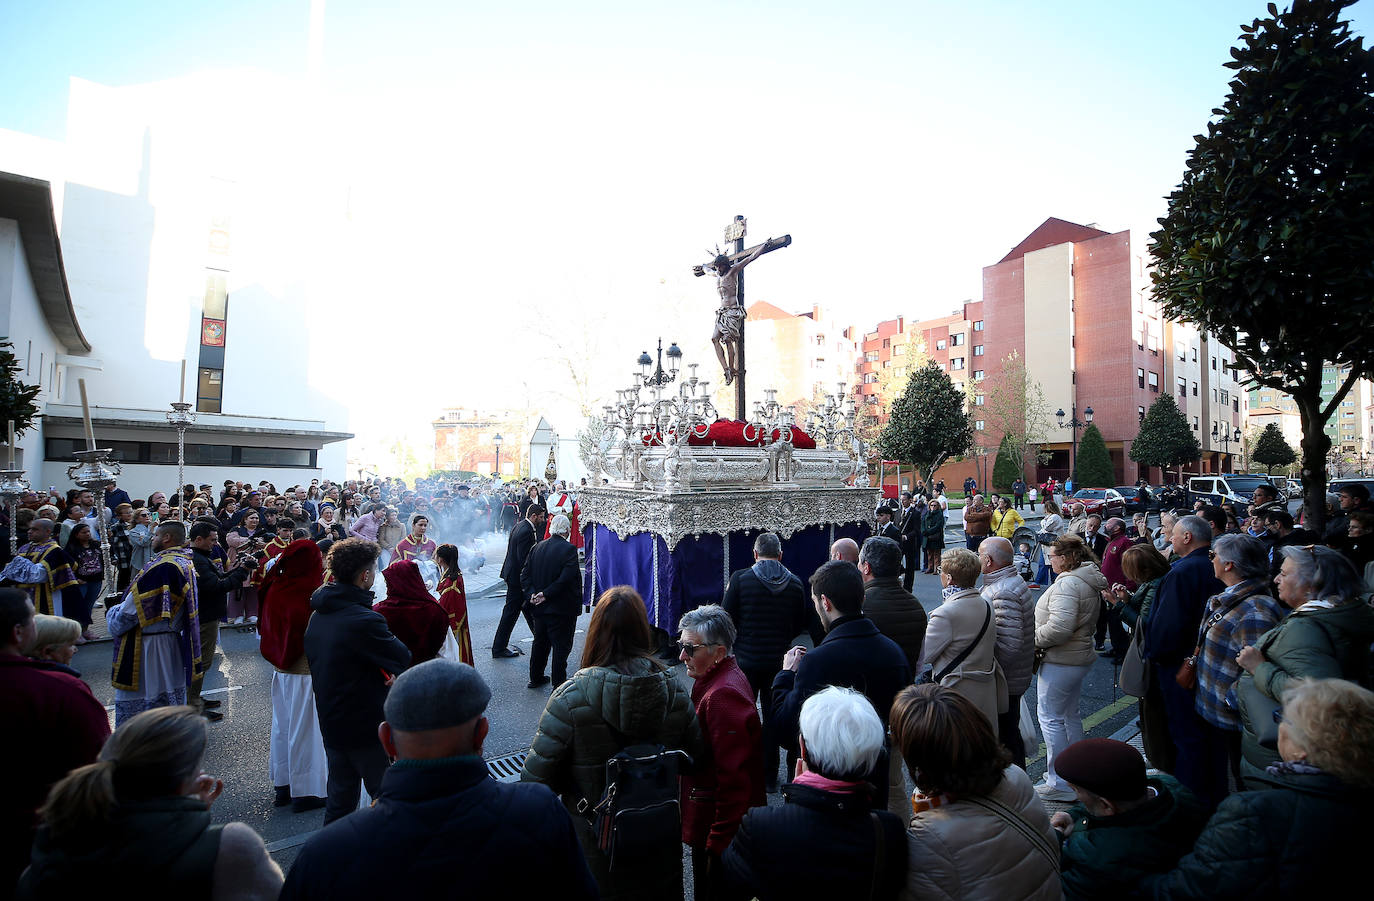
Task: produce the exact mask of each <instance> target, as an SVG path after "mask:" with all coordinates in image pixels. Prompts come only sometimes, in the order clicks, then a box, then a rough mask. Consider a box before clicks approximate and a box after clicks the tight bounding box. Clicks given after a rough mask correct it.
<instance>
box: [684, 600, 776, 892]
mask: <svg viewBox="0 0 1374 901" xmlns="http://www.w3.org/2000/svg"><path fill="white" fill-rule="evenodd" d="M678 628H680V629H681V630H682V639H681V641H680V642H679V643H678V652H679V653H678V659H679V660H681V661H682V662H683V663H685V664H687V675H689V676H691V677H692V679H693V684H692V703H693V704H694V705H695V706H696V711H697V719H698V720H700V722H701V731H702V734H703V735H704V736H705V738H706V747H707V750H706V753H705V754H704V755H703V759H701V760H698V761H697V766H696V767H695V768H694V770H693V772H692V773H691V774H690V775H686V776H684V777H683V779H682V841H683V842H684V843H686V844H688V845H690V846H691V848H692V872H693V876H694V878H695V881H696V887H697V892H696V896H697V898H699V899H700V898H719V897H722V877H723V871H722V869H721V864H720V858H721V855H722V854H724V853H725V849H726V848H727V847H728V846H729V844H730V841H731V839H733V838H734V837H735V832H736V831H737V830H738V829H739V824H740V820H741V819H743V818H744V814H745V812H746V811H747V810H748V809H749V808H751V807H761V806H763V805H764V804H765V803H767V800H766V798H765V797H764V791H763V752H762V743H761V736H762V726H761V725H760V723H759V714H758V709H757V708H755V707H754V692H753V690H752V689H751V688H750V687H749V680H748V679H747V678H745V676H744V672H743V670H741V669H740V668H739V664H738V663H736V662H735V657H734V654H732V653H731V651H732V650H733V649H734V645H735V624H734V623H733V622H732V621H731V620H730V614H728V613H726V612H725V608H723V607H720V606H719V605H716V604H707V605H705V606H702V607H698V608H696V609H695V610H693V611H691V612H689V613H688V614H687V615H685V616H683V617H682V623H681V625H680V626H679V627H678ZM703 889H704V891H703Z"/></svg>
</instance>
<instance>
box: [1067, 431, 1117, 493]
mask: <svg viewBox="0 0 1374 901" xmlns="http://www.w3.org/2000/svg"><path fill="white" fill-rule="evenodd" d="M1115 484H1116V467H1114V466H1112V455H1111V453H1109V452H1108V450H1107V442H1106V441H1104V440H1103V439H1102V432H1101V430H1100V429H1098V427H1097V426H1095V425H1090V426H1088V427H1087V428H1086V429H1084V430H1083V438H1082V440H1080V441H1079V442H1078V456H1077V457H1076V458H1075V459H1074V464H1073V488H1074V490H1075V491H1077V490H1078V489H1079V488H1110V487H1111V486H1113V485H1115Z"/></svg>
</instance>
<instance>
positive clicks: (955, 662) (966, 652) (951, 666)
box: [930, 601, 992, 683]
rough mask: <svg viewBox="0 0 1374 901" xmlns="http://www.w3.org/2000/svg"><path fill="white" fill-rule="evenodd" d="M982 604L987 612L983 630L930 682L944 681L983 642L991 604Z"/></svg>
mask: <svg viewBox="0 0 1374 901" xmlns="http://www.w3.org/2000/svg"><path fill="white" fill-rule="evenodd" d="M983 603H984V604H987V607H988V610H987V615H986V616H984V617H983V628H981V629H979V630H978V635H977V637H976V638H974V639H973V642H972V643H971V644H970V645H969V646H968V647H966V648H964V649H963V650H962V651H960V652H959V656H957V657H955V658H954V659H953V660H951V661H950V662H949V666H946V667H945V668H944V669H942V670H940V672H939V673H937V674H935V675H933V676H931V678H930V681H932V682H937V683H938V682H943V681H945V678H946V677H947V676H949V674H950V673H952V672H954V671H955V670H956V669H958V668H959V664H961V663H963V662H964V661H965V660H967V659H968V655H969V654H972V653H973V649H974V648H976V647H978V643H979V642H980V641H982V640H983V636H984V635H985V634H987V631H988V624H989V623H991V622H992V604H989V603H988V602H987V601H983Z"/></svg>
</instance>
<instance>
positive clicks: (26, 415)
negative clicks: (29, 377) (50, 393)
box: [0, 338, 42, 440]
mask: <svg viewBox="0 0 1374 901" xmlns="http://www.w3.org/2000/svg"><path fill="white" fill-rule="evenodd" d="M13 348H14V344H13V343H12V342H11V341H10V340H9V339H8V338H0V429H4V428H5V423H7V422H9V421H10V420H11V419H13V420H14V430H15V432H17V433H19V434H21V435H22V434H23V433H24V432H26V431H28V429H29V427H30V426H31V425H33V421H34V420H35V419H36V418H38V404H37V403H36V401H37V399H38V392H39V391H41V390H42V389H41V388H40V386H38V385H26V384H25V383H24V381H23V379H21V378H20V376H21V375H23V373H24V367H23V366H20V365H19V360H18V359H17V358H16V357H15V356H14V350H13ZM5 438H8V436H7V435H6V436H5ZM0 440H3V439H0Z"/></svg>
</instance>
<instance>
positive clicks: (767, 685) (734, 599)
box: [721, 532, 811, 792]
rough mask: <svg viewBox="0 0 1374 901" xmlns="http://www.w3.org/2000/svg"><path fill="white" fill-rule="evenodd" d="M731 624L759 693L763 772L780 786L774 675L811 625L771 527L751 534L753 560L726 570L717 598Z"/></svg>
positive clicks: (739, 656)
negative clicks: (729, 571) (722, 589)
mask: <svg viewBox="0 0 1374 901" xmlns="http://www.w3.org/2000/svg"><path fill="white" fill-rule="evenodd" d="M721 606H722V607H724V608H725V612H726V613H729V614H730V619H731V620H732V621H733V622H734V624H735V632H736V639H735V659H736V660H737V661H738V662H739V666H740V669H741V670H743V671H744V677H745V678H746V679H748V680H749V687H750V688H752V689H753V690H754V692H756V693H757V694H758V696H759V702H760V703H759V706H760V707H761V708H762V711H763V712H762V715H761V717H760V719H761V720H762V723H763V739H762V740H763V775H764V784H765V786H766V787H767V790H768V791H769V792H775V791H777V790H778V761H779V756H780V755H779V753H778V745H779V736H778V735H777V734H776V731H775V729H774V725H773V719H774V716H773V690H772V686H773V677H774V676H776V675H777V673H778V670H780V669H782V657H783V654H784V653H785V652H786V651H787V647H788V645H790V644H791V643H792V639H794V638H796V637H797V636H798V635H799V634H801V633H802V632H805V631H807V630H808V629H809V628H810V625H811V623H810V620H811V612H810V607H809V605H808V604H807V598H806V586H804V585H802V580H801V579H799V578H797V576H796V575H794V574H793V573H792V572H791V571H789V570H788V569H787V567H785V566H783V565H782V542H781V541H780V540H779V539H778V536H777V535H775V534H774V533H772V532H763V533H761V534H760V535H759V536H758V537H757V538H756V539H754V565H753V566H751V567H749V568H748V569H741V570H738V571H736V572H734V573H732V574H731V575H730V581H729V583H728V584H727V585H726V586H725V598H724V599H723V600H722V601H721Z"/></svg>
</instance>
